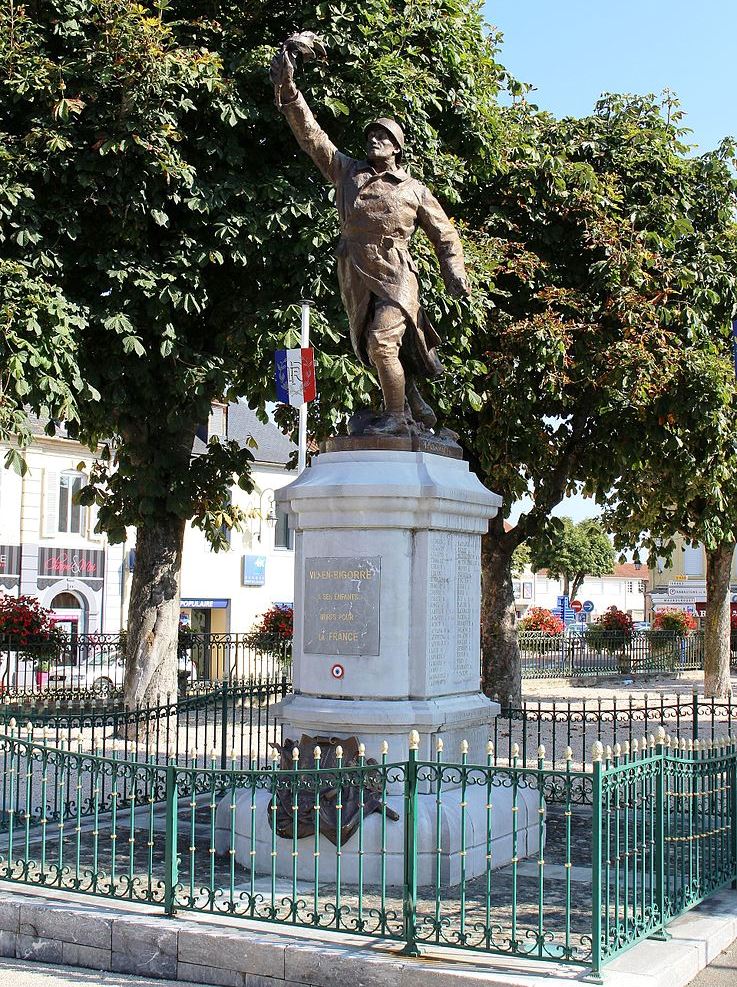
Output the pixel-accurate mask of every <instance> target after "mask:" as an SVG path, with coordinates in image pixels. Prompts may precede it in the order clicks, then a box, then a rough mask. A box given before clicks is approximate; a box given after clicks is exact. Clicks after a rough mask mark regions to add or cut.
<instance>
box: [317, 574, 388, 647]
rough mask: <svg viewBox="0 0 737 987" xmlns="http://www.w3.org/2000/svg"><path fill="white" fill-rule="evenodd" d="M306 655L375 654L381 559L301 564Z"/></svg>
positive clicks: (377, 636)
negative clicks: (302, 568)
mask: <svg viewBox="0 0 737 987" xmlns="http://www.w3.org/2000/svg"><path fill="white" fill-rule="evenodd" d="M304 578H305V593H304V601H305V602H304V644H303V647H302V650H303V651H304V653H305V654H308V655H367V656H376V655H378V654H379V591H380V589H381V557H380V556H378V555H377V556H374V557H372V558H365V557H364V558H352V557H351V558H311V559H305V577H304Z"/></svg>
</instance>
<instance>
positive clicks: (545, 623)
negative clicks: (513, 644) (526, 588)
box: [517, 607, 565, 637]
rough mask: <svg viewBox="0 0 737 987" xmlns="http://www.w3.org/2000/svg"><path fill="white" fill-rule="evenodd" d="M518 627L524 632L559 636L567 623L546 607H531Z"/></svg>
mask: <svg viewBox="0 0 737 987" xmlns="http://www.w3.org/2000/svg"><path fill="white" fill-rule="evenodd" d="M517 627H518V629H519V631H520V632H521V633H522V634H525V633H530V632H535V633H536V634H544V635H545V636H546V637H558V635H560V634H562V633H563V631H564V630H565V624H564V623H563V621H562V620H561V619H560V617H556V615H555V614H554V613H551V612H550V610H546V609H545V608H544V607H530V609H529V610H528V611H527V613H526V614H525V616H524V617H523V618H522V619H521V620H520V622H519V623H518V624H517Z"/></svg>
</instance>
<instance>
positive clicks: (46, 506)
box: [41, 470, 59, 538]
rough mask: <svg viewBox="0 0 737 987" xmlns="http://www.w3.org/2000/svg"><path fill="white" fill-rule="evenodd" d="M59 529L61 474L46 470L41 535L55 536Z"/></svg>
mask: <svg viewBox="0 0 737 987" xmlns="http://www.w3.org/2000/svg"><path fill="white" fill-rule="evenodd" d="M58 531H59V474H58V473H57V472H56V471H55V470H44V478H43V500H42V503H41V537H42V538H53V537H54V535H56V534H57V533H58Z"/></svg>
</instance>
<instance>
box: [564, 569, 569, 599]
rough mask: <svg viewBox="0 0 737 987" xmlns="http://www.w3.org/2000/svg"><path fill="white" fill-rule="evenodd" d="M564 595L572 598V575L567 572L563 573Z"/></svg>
mask: <svg viewBox="0 0 737 987" xmlns="http://www.w3.org/2000/svg"><path fill="white" fill-rule="evenodd" d="M563 596H567V597H568V599H569V600H570V599H571V577H570V576H569V575H568V573H567V572H564V573H563Z"/></svg>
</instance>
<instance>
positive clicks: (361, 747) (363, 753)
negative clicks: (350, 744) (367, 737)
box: [358, 744, 366, 757]
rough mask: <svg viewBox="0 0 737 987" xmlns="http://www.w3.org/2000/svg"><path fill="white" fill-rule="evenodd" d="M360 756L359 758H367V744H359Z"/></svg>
mask: <svg viewBox="0 0 737 987" xmlns="http://www.w3.org/2000/svg"><path fill="white" fill-rule="evenodd" d="M358 756H359V757H366V745H365V744H359V745H358Z"/></svg>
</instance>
